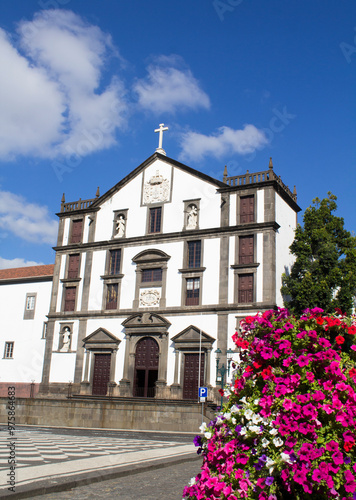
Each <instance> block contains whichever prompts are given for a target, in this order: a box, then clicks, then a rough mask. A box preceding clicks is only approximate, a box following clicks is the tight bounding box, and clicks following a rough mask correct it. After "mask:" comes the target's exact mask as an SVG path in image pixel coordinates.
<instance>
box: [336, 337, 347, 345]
mask: <svg viewBox="0 0 356 500" xmlns="http://www.w3.org/2000/svg"><path fill="white" fill-rule="evenodd" d="M335 342H336V343H337V344H339V345H341V344H343V343H344V342H345V339H344V337H342V336H341V335H338V336H337V337H336V339H335Z"/></svg>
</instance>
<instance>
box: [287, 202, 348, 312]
mask: <svg viewBox="0 0 356 500" xmlns="http://www.w3.org/2000/svg"><path fill="white" fill-rule="evenodd" d="M336 199H337V198H336V196H335V195H333V194H332V193H330V192H329V193H328V197H327V198H324V199H323V200H320V199H319V198H315V200H313V205H311V206H310V207H309V208H307V209H306V211H305V214H304V218H303V222H304V225H303V227H302V226H300V225H299V224H298V226H297V228H296V231H295V238H294V241H293V243H292V245H291V246H290V247H289V248H290V250H291V252H292V254H293V255H294V256H295V257H296V260H295V263H294V264H293V266H292V268H291V271H290V273H284V274H283V275H282V288H281V292H282V295H283V296H284V297H285V301H284V302H285V305H286V307H288V309H289V310H290V311H291V312H293V313H294V314H297V315H299V314H300V313H301V312H302V311H303V310H304V309H306V308H307V307H321V308H322V309H324V311H326V312H333V311H334V309H335V308H336V307H339V308H340V309H341V310H342V311H343V312H345V313H347V314H350V313H351V310H352V306H353V300H354V297H355V295H356V238H355V237H354V236H352V235H351V233H350V232H349V231H347V230H346V229H344V219H343V218H342V217H336V215H334V213H333V212H335V211H336V209H337V205H336Z"/></svg>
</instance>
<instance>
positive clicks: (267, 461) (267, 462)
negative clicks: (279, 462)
mask: <svg viewBox="0 0 356 500" xmlns="http://www.w3.org/2000/svg"><path fill="white" fill-rule="evenodd" d="M274 463H275V461H274V460H272V458H269V457H267V460H266V464H265V465H266V467H271V466H272V465H273V464H274Z"/></svg>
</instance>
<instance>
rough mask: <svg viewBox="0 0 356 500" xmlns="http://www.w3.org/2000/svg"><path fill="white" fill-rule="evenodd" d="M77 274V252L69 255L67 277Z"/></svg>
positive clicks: (73, 276) (76, 275)
mask: <svg viewBox="0 0 356 500" xmlns="http://www.w3.org/2000/svg"><path fill="white" fill-rule="evenodd" d="M78 276H79V254H74V255H69V263H68V278H78Z"/></svg>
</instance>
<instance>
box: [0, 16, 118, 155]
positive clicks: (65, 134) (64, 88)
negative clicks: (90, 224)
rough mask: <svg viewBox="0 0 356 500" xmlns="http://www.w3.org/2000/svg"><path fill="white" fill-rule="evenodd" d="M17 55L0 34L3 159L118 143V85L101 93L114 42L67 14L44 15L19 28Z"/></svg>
mask: <svg viewBox="0 0 356 500" xmlns="http://www.w3.org/2000/svg"><path fill="white" fill-rule="evenodd" d="M18 34H19V43H18V46H17V48H15V47H14V45H13V44H12V42H11V39H10V37H8V36H7V34H6V33H5V32H4V31H3V30H0V75H1V76H0V96H1V97H0V107H1V114H0V157H1V158H2V159H11V158H13V157H16V156H17V155H32V156H37V157H42V158H54V157H56V156H60V155H67V154H72V153H73V152H77V147H78V144H79V143H80V141H83V139H85V138H86V137H87V136H88V134H89V135H90V136H93V135H95V134H96V137H98V133H97V131H98V130H99V131H100V134H99V139H97V140H95V141H89V142H88V141H86V143H87V144H89V147H86V149H83V148H82V151H81V152H80V154H81V155H85V154H88V153H90V152H92V151H94V150H100V149H103V148H106V147H109V146H110V145H112V144H113V143H115V130H116V129H117V128H118V127H124V126H125V125H126V118H125V115H126V110H127V103H126V101H125V91H124V86H123V84H122V82H121V81H120V80H119V79H118V78H113V79H112V80H111V82H110V83H109V84H108V85H107V86H106V87H105V88H104V89H102V88H101V86H100V85H101V82H102V76H103V70H104V66H105V62H106V60H107V58H108V56H110V55H113V54H115V50H114V48H113V47H112V43H111V39H110V37H109V36H108V35H106V34H105V33H103V32H102V31H101V30H100V29H99V28H98V27H97V26H92V25H88V24H87V23H85V22H84V21H83V20H82V19H81V18H80V17H79V16H78V15H76V14H74V13H73V12H70V11H65V10H46V11H41V12H40V13H38V14H36V15H35V17H34V19H33V20H32V21H23V22H21V23H20V25H19V28H18Z"/></svg>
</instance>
